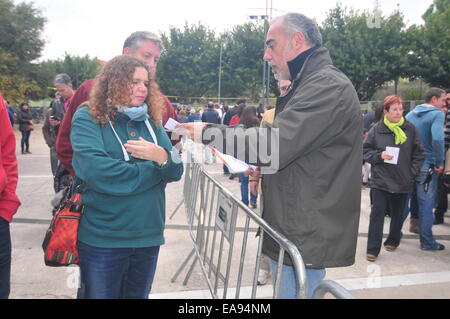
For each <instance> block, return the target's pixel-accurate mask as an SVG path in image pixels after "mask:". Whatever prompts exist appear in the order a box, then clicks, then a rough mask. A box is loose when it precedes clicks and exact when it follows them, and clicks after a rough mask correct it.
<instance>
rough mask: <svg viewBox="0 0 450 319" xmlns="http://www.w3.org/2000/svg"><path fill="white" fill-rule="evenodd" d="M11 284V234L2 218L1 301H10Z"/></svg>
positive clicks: (0, 252)
mask: <svg viewBox="0 0 450 319" xmlns="http://www.w3.org/2000/svg"><path fill="white" fill-rule="evenodd" d="M10 282H11V234H10V232H9V223H8V222H7V221H6V220H4V219H3V218H1V217H0V299H8V297H9V292H10Z"/></svg>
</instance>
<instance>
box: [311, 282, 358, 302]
mask: <svg viewBox="0 0 450 319" xmlns="http://www.w3.org/2000/svg"><path fill="white" fill-rule="evenodd" d="M327 293H330V294H331V295H333V296H334V297H336V299H355V297H354V296H353V295H352V294H351V293H349V292H348V290H347V289H345V288H344V287H342V286H341V285H339V284H338V283H337V282H335V281H332V280H324V281H322V282H321V283H320V284H319V285H318V286H317V287H316V289H314V293H313V296H312V298H313V299H323V298H324V297H325V295H326V294H327Z"/></svg>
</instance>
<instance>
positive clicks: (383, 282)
mask: <svg viewBox="0 0 450 319" xmlns="http://www.w3.org/2000/svg"><path fill="white" fill-rule="evenodd" d="M325 279H326V278H325ZM335 281H336V282H337V283H338V284H340V285H341V286H343V287H344V288H345V289H347V290H349V291H351V290H363V289H377V288H392V287H400V286H414V285H426V284H435V283H444V282H450V271H446V272H431V273H417V274H406V275H392V276H381V277H363V278H352V279H339V280H335ZM251 291H252V287H242V288H241V292H240V296H239V298H250V297H251ZM235 294H236V289H235V288H229V289H228V291H227V298H228V299H230V298H231V299H233V298H235ZM217 295H218V296H219V298H222V296H223V289H218V293H217ZM272 295H273V290H272V285H265V286H259V287H258V289H257V294H256V298H271V297H272ZM150 298H151V299H211V293H210V292H209V290H190V291H179V292H169V293H155V294H153V293H152V294H150Z"/></svg>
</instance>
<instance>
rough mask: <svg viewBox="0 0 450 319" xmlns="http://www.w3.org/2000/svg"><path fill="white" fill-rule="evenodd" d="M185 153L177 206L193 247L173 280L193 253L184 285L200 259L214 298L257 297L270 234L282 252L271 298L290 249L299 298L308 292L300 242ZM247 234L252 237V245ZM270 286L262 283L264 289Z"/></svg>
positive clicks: (189, 153) (276, 287)
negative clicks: (264, 246) (180, 198)
mask: <svg viewBox="0 0 450 319" xmlns="http://www.w3.org/2000/svg"><path fill="white" fill-rule="evenodd" d="M185 155H186V156H187V161H186V169H185V176H184V186H183V201H182V202H181V203H180V204H179V205H178V207H177V209H176V210H178V209H179V208H180V206H181V204H183V203H184V206H185V210H186V216H187V223H188V228H189V235H190V237H191V239H192V241H193V244H194V248H193V249H192V251H191V252H190V253H189V254H188V256H187V258H186V259H185V260H184V262H183V263H182V264H181V265H180V267H179V268H178V270H177V271H176V273H175V274H174V276H173V277H172V280H171V281H172V282H174V281H175V280H176V279H177V277H178V276H179V275H180V273H181V272H182V271H183V269H184V268H185V267H186V266H187V265H188V264H189V261H190V260H191V259H192V257H194V259H193V260H192V261H191V265H190V267H189V270H188V271H187V273H186V276H185V279H184V281H183V285H186V284H187V282H188V281H189V279H190V277H191V276H192V274H193V270H194V267H195V266H196V264H197V263H198V264H199V266H200V268H201V272H202V275H203V279H205V280H206V283H207V285H208V288H209V291H210V293H211V296H212V298H214V299H220V298H222V299H227V298H235V299H239V298H247V299H255V298H257V297H258V295H257V290H258V289H260V288H261V289H264V288H262V286H258V285H257V281H258V272H259V269H260V264H261V250H262V241H263V237H264V236H270V237H271V238H272V239H273V240H274V241H275V242H276V243H277V244H278V245H279V255H278V270H277V275H276V278H275V283H274V287H273V290H271V291H269V293H272V297H273V298H277V297H278V295H279V289H280V284H279V283H280V281H281V280H280V279H281V275H282V265H283V260H284V255H285V254H286V253H287V254H289V256H290V257H291V260H292V263H293V268H294V270H295V274H296V281H297V282H296V286H297V298H306V296H307V284H306V272H305V266H304V263H303V259H302V257H301V254H300V252H299V251H298V249H297V247H296V246H295V245H294V244H293V243H292V242H290V241H289V240H288V239H287V238H285V237H284V236H283V235H282V234H280V233H278V232H277V231H275V230H274V229H273V228H272V227H271V226H270V225H269V224H267V223H266V221H264V220H263V219H262V218H261V217H260V216H259V215H258V214H256V213H255V212H254V211H252V210H251V209H250V208H248V207H247V206H246V205H244V204H243V203H242V202H241V200H240V199H238V198H237V197H236V196H235V195H233V194H232V193H231V192H230V191H229V190H227V189H226V188H225V187H224V186H222V185H221V184H220V183H219V182H218V181H217V180H216V179H214V178H213V177H212V176H211V175H210V174H209V173H208V172H206V171H205V170H204V169H203V165H202V164H200V161H196V156H195V152H192V151H187V152H186V154H185ZM197 155H198V154H197ZM176 210H175V212H176ZM175 212H174V213H175ZM174 213H173V214H174ZM173 214H172V216H173ZM250 233H255V237H253V238H251V236H249V234H250ZM256 233H258V235H256ZM249 237H250V238H249ZM249 240H250V241H251V240H253V242H252V243H250V245H249ZM251 244H253V245H251ZM249 246H251V247H250V249H249ZM255 246H257V248H256V249H255ZM197 276H198V274H197ZM243 285H246V286H250V287H251V290H250V289H248V288H245V289H244V288H243ZM329 287H330V286H329V285H325V286H323V287H322V288H323V289H325V290H326V289H328V288H329ZM331 288H333V289H334V286H333V285H331ZM333 289H332V291H339V289H337V288H336V289H334V290H333ZM267 290H268V289H267V288H265V289H264V292H265V293H266V294H267V293H268V291H267ZM230 291H231V293H230ZM322 291H323V290H317V289H316V290H315V292H316V296H317V297H318V296H320V293H321V292H322ZM326 292H328V290H326ZM233 293H234V295H233ZM231 295H233V296H231ZM264 297H267V295H265V296H264ZM322 297H323V296H322Z"/></svg>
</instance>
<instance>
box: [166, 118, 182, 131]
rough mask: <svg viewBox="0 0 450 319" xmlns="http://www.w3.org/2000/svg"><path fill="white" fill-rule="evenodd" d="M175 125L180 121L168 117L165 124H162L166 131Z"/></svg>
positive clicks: (172, 128)
mask: <svg viewBox="0 0 450 319" xmlns="http://www.w3.org/2000/svg"><path fill="white" fill-rule="evenodd" d="M177 125H180V122H177V121H175V120H174V119H173V118H169V119H168V120H167V123H166V125H164V128H165V129H166V130H168V131H173V130H174V129H175V128H176V127H177Z"/></svg>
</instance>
